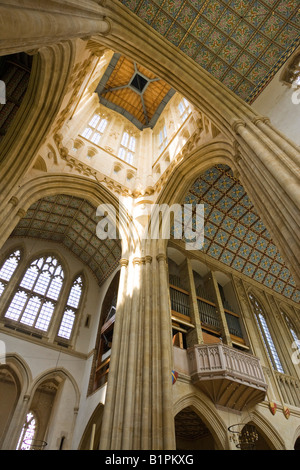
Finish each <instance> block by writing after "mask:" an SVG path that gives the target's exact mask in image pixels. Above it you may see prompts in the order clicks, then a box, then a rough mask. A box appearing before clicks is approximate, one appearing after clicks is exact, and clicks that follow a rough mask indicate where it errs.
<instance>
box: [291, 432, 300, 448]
mask: <svg viewBox="0 0 300 470" xmlns="http://www.w3.org/2000/svg"><path fill="white" fill-rule="evenodd" d="M292 443H293V446H294V447H293V448H294V450H300V426H297V429H296V430H295V432H294V435H293V438H292Z"/></svg>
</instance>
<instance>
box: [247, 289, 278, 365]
mask: <svg viewBox="0 0 300 470" xmlns="http://www.w3.org/2000/svg"><path fill="white" fill-rule="evenodd" d="M249 299H250V301H251V304H252V307H253V311H254V314H255V319H256V322H257V325H258V328H259V330H260V333H261V336H262V339H263V342H264V345H265V348H266V351H267V353H268V356H269V359H270V362H271V364H272V366H273V368H274V369H275V370H277V371H278V372H281V373H282V374H284V370H283V367H282V364H281V362H280V359H279V355H278V352H277V350H276V347H275V344H274V341H273V338H272V336H271V333H270V330H269V327H268V324H267V321H266V318H265V313H264V311H263V309H262V307H261V305H260V303H259V302H258V301H257V300H256V298H255V297H254V296H253V295H252V294H250V295H249Z"/></svg>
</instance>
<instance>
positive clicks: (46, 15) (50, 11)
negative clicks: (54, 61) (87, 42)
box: [0, 0, 110, 55]
mask: <svg viewBox="0 0 300 470" xmlns="http://www.w3.org/2000/svg"><path fill="white" fill-rule="evenodd" d="M109 31H110V23H109V21H108V20H107V19H105V18H104V17H103V8H102V7H101V6H99V5H97V3H96V2H95V1H92V0H85V1H84V2H79V1H73V2H58V1H56V0H42V1H39V2H36V1H35V0H27V1H26V2H24V1H22V0H1V1H0V55H5V54H14V53H16V52H23V51H29V50H31V49H35V48H37V47H41V46H45V45H46V46H48V45H52V44H54V43H59V42H61V41H65V40H69V39H75V38H85V37H89V36H92V35H93V34H100V35H101V34H108V33H109Z"/></svg>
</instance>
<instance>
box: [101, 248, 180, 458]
mask: <svg viewBox="0 0 300 470" xmlns="http://www.w3.org/2000/svg"><path fill="white" fill-rule="evenodd" d="M128 259H129V261H128V262H127V261H126V263H123V266H122V268H121V278H120V287H119V299H118V305H117V311H116V322H115V330H114V338H113V345H112V355H111V362H110V371H109V376H108V385H107V394H106V403H105V407H104V415H103V424H102V433H101V442H100V449H102V450H143V449H144V450H163V449H173V448H175V430H174V419H173V410H172V407H173V402H172V377H171V371H172V367H173V358H172V334H171V315H170V303H169V290H168V283H167V264H166V256H165V254H164V253H163V252H161V251H159V250H158V246H157V242H156V243H154V242H153V244H152V243H151V244H150V247H149V249H147V251H146V253H145V256H140V255H139V256H134V255H133V256H130V257H129V258H128Z"/></svg>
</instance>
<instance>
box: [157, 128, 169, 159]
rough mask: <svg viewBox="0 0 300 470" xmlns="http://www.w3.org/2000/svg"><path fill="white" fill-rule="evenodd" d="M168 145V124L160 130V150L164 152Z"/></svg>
mask: <svg viewBox="0 0 300 470" xmlns="http://www.w3.org/2000/svg"><path fill="white" fill-rule="evenodd" d="M167 145H168V133H167V128H166V125H164V127H163V128H162V130H161V131H160V132H159V150H160V152H162V151H163V150H164V149H165V148H166V147H167Z"/></svg>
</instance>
